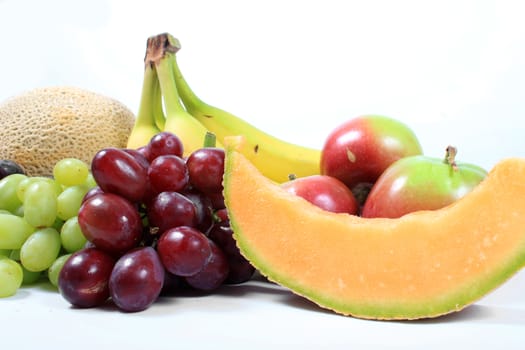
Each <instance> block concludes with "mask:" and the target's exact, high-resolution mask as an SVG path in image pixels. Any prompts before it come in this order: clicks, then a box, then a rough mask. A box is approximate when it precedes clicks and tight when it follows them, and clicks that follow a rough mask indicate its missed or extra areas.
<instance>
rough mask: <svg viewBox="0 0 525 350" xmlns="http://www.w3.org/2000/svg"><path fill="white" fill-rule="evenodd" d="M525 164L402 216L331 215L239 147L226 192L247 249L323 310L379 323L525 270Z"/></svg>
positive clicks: (432, 308) (448, 307) (438, 308)
mask: <svg viewBox="0 0 525 350" xmlns="http://www.w3.org/2000/svg"><path fill="white" fill-rule="evenodd" d="M523 177H525V160H523V159H509V160H506V161H502V162H501V163H499V164H498V165H497V166H496V167H495V168H494V169H493V170H492V171H491V172H490V174H489V175H488V177H487V179H486V180H484V181H483V182H482V183H481V184H480V185H479V186H478V187H477V188H476V189H475V190H474V191H473V192H471V193H470V194H469V195H467V196H466V197H464V198H463V199H461V200H459V201H457V202H456V203H454V204H452V205H450V206H448V207H446V208H443V209H440V210H437V211H428V212H418V213H413V214H409V215H406V216H404V217H402V218H399V219H364V218H359V217H356V216H350V215H346V214H334V213H328V212H325V211H322V210H321V209H319V208H317V207H315V206H313V205H311V204H310V203H308V202H306V201H304V200H302V199H301V198H299V197H294V196H293V195H291V194H289V193H286V192H285V191H283V190H282V189H280V188H279V186H277V185H276V184H274V183H272V182H271V181H269V180H268V179H267V178H265V177H263V176H262V175H261V174H260V173H259V172H258V171H257V169H256V168H255V167H254V166H253V165H252V164H251V163H250V162H249V161H248V160H247V159H246V158H245V157H243V156H242V155H241V154H240V153H238V152H236V151H235V147H234V146H232V145H231V144H230V145H228V146H227V153H226V173H225V179H224V181H225V182H224V186H225V190H224V194H225V200H226V205H227V208H228V210H229V215H230V220H231V224H232V227H233V229H234V235H235V238H236V240H237V244H238V245H239V247H240V249H241V252H242V253H243V254H244V255H245V256H246V257H247V258H248V259H249V260H250V261H251V262H252V264H253V265H254V266H255V267H256V268H257V269H259V271H260V272H261V273H262V274H263V275H265V276H267V277H268V278H269V279H270V280H272V281H274V282H277V283H279V284H281V285H283V286H285V287H287V288H289V289H290V290H292V291H293V292H295V293H297V294H299V295H302V296H304V297H306V298H308V299H310V300H311V301H313V302H315V303H317V304H318V305H320V306H322V307H324V308H327V309H331V310H333V311H335V312H337V313H340V314H344V315H353V316H356V317H361V318H370V319H417V318H425V317H436V316H439V315H443V314H447V313H450V312H454V311H459V310H461V309H463V308H464V307H466V306H467V305H469V304H471V303H473V302H474V301H476V300H478V299H479V298H481V297H483V296H484V295H486V294H487V293H488V292H490V291H491V290H493V289H494V288H496V287H498V286H499V285H501V284H502V283H503V282H504V281H506V280H507V279H508V278H510V277H511V276H512V275H513V274H515V273H516V272H517V271H518V270H519V269H521V268H522V266H523V265H524V264H525V183H524V182H523V181H522V180H521V179H523Z"/></svg>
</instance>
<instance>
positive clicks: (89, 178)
mask: <svg viewBox="0 0 525 350" xmlns="http://www.w3.org/2000/svg"><path fill="white" fill-rule="evenodd" d="M84 185H85V186H87V187H88V188H93V187H95V186H98V185H97V181H95V178H94V177H93V174H92V173H91V172H90V173H89V174H88V176H87V179H86V181H84Z"/></svg>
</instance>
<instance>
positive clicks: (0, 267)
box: [0, 256, 24, 298]
mask: <svg viewBox="0 0 525 350" xmlns="http://www.w3.org/2000/svg"><path fill="white" fill-rule="evenodd" d="M23 279H24V272H23V270H22V266H20V264H19V263H17V262H16V261H14V260H11V259H9V258H6V257H5V256H0V298H5V297H9V296H12V295H14V294H16V291H17V290H18V288H20V286H21V285H22V280H23Z"/></svg>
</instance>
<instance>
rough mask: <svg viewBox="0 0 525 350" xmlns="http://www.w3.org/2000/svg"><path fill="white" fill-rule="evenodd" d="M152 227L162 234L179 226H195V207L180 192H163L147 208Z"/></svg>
mask: <svg viewBox="0 0 525 350" xmlns="http://www.w3.org/2000/svg"><path fill="white" fill-rule="evenodd" d="M146 210H147V215H148V220H149V225H150V227H157V228H158V230H159V232H160V233H162V232H164V231H166V230H168V229H171V228H174V227H177V226H192V227H193V226H195V223H196V218H195V205H194V204H193V202H192V201H191V200H190V199H188V198H186V197H185V196H183V195H182V194H180V193H178V192H161V193H159V194H158V195H157V196H155V197H154V198H153V199H152V200H151V201H150V203H149V205H148V207H147V209H146Z"/></svg>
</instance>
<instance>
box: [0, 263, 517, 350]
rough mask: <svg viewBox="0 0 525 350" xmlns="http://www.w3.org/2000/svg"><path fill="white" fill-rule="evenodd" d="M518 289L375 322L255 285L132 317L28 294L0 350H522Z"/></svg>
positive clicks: (15, 308)
mask: <svg viewBox="0 0 525 350" xmlns="http://www.w3.org/2000/svg"><path fill="white" fill-rule="evenodd" d="M523 290H525V275H524V274H523V273H521V274H519V275H517V276H515V277H514V278H513V279H511V280H509V281H508V282H507V283H506V284H505V285H504V286H503V287H501V288H499V289H497V290H496V291H494V292H493V293H491V294H490V295H488V296H486V297H485V298H483V299H482V300H480V301H479V302H477V303H475V304H474V305H471V306H470V307H468V308H467V309H464V310H463V311H461V312H458V313H454V314H450V315H447V316H443V317H440V318H436V319H428V320H421V321H411V322H391V321H389V322H382V321H369V320H360V319H354V318H350V317H345V316H340V315H336V314H334V313H332V312H329V311H325V310H323V309H320V308H318V307H317V306H315V305H314V304H312V303H310V302H309V301H306V300H305V299H302V298H300V297H298V296H295V295H294V294H292V293H290V292H289V291H287V290H285V289H283V288H281V287H277V286H275V285H274V284H270V283H269V282H266V281H263V280H262V279H260V278H256V279H254V280H253V281H251V282H249V283H247V284H243V285H238V286H225V287H223V288H221V289H220V290H219V291H217V292H216V293H214V294H213V295H207V296H188V297H186V296H184V297H177V296H175V297H164V298H162V299H161V300H159V302H157V303H156V304H154V305H153V306H152V307H151V308H149V309H147V310H146V311H143V312H140V313H133V314H126V313H122V312H119V311H117V310H116V309H115V308H113V307H105V308H96V309H72V308H71V307H70V306H69V305H68V303H67V302H66V301H65V300H64V299H62V298H61V297H60V296H58V295H57V293H56V292H55V291H53V290H50V289H49V288H48V289H46V288H44V287H32V288H24V289H23V290H21V291H20V292H19V293H18V294H17V296H16V297H14V298H10V299H0V310H1V314H2V333H1V334H2V335H1V340H2V345H3V348H4V347H5V348H6V349H7V348H13V349H35V348H36V347H37V346H38V347H41V348H42V347H43V348H51V346H52V348H53V349H75V350H81V349H100V348H103V349H106V348H110V346H111V348H115V347H117V346H118V348H122V349H127V350H132V349H137V350H143V349H282V348H286V349H320V348H325V349H343V348H344V349H350V348H354V349H370V348H372V349H376V348H386V347H388V348H399V349H497V348H504V349H523V342H524V335H523V331H524V329H525V327H524V326H525V298H524V297H523Z"/></svg>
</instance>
